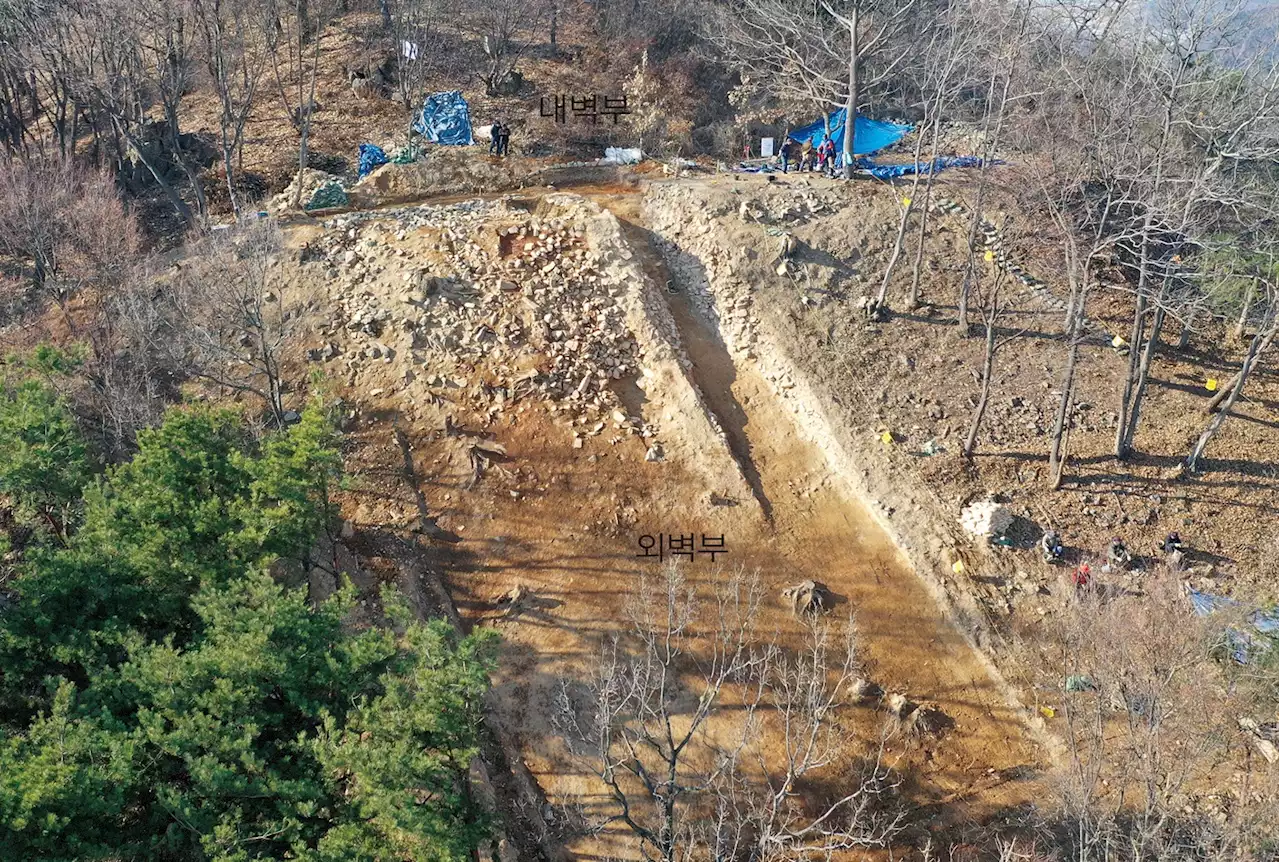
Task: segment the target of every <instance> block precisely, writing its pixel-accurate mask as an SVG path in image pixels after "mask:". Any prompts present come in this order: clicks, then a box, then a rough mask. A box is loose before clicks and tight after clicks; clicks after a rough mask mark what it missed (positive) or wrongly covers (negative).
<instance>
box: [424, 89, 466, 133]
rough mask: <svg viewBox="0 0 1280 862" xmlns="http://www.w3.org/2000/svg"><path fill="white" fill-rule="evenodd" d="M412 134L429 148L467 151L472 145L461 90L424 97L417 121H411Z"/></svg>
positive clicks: (464, 100)
mask: <svg viewBox="0 0 1280 862" xmlns="http://www.w3.org/2000/svg"><path fill="white" fill-rule="evenodd" d="M413 130H414V131H415V132H417V133H418V134H420V135H422V136H423V137H424V138H426V139H427V140H428V141H430V142H431V143H433V144H452V145H454V146H461V147H469V146H471V145H472V144H474V143H475V139H474V138H473V137H472V136H471V111H470V109H469V108H468V107H467V100H466V99H464V98H462V91H461V90H453V91H452V92H448V93H435V94H433V95H430V96H428V97H427V101H426V102H424V103H423V105H422V111H421V112H420V113H419V114H418V119H416V120H414V121H413Z"/></svg>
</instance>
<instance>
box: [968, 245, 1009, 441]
mask: <svg viewBox="0 0 1280 862" xmlns="http://www.w3.org/2000/svg"><path fill="white" fill-rule="evenodd" d="M1003 280H1004V270H1003V269H1000V268H999V267H997V268H996V273H995V276H994V278H993V279H992V285H991V291H990V296H988V298H987V301H986V314H985V315H984V316H983V322H984V323H985V324H986V331H987V338H986V349H985V350H984V351H983V354H982V390H981V392H980V393H979V394H978V404H977V406H976V407H975V408H974V409H973V421H972V422H970V423H969V436H968V437H966V438H965V441H964V457H966V458H972V457H973V453H974V450H975V449H976V448H977V445H978V431H979V429H981V428H982V419H983V417H984V416H985V415H986V412H987V402H988V400H989V399H990V397H991V377H992V375H993V373H994V371H995V360H996V353H998V352H999V351H1000V349H1001V348H1002V347H1004V346H1005V345H1007V344H1009V342H1011V341H1013V340H1014V339H1015V338H1017V337H1018V336H1019V335H1021V334H1022V332H1017V333H1015V334H1013V335H1010V336H1008V337H1007V338H1004V339H1001V340H997V339H996V329H997V326H996V324H997V323H998V321H999V320H1000V315H1001V313H1002V312H1003V311H1004V308H1003V307H1002V306H1001V303H1000V285H1001V282H1002V281H1003Z"/></svg>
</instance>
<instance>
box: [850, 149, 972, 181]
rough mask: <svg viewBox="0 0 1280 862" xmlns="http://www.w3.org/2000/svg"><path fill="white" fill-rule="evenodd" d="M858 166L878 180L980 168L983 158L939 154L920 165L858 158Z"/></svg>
mask: <svg viewBox="0 0 1280 862" xmlns="http://www.w3.org/2000/svg"><path fill="white" fill-rule="evenodd" d="M855 143H856V141H855ZM991 164H993V165H994V164H997V162H992V163H991ZM858 167H860V168H866V170H867V173H869V174H871V176H873V177H875V178H876V179H878V180H896V179H897V178H898V177H905V176H909V175H910V174H936V173H938V172H939V171H945V170H946V169H947V168H980V167H982V159H980V158H978V157H977V156H938V158H936V159H934V160H933V162H932V164H931V163H929V162H921V163H920V164H918V165H917V164H916V163H914V162H909V163H908V164H905V165H877V164H876V163H875V162H873V161H871V159H858Z"/></svg>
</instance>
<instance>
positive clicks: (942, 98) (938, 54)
mask: <svg viewBox="0 0 1280 862" xmlns="http://www.w3.org/2000/svg"><path fill="white" fill-rule="evenodd" d="M958 11H959V10H958V8H957V7H956V4H954V3H953V4H952V5H951V6H949V7H948V9H947V10H946V13H945V14H943V15H939V16H937V17H936V19H935V24H934V27H933V28H932V30H931V32H930V36H929V40H928V42H927V43H926V44H924V45H923V47H922V49H921V52H920V53H921V55H922V59H923V61H924V62H923V63H921V64H916V65H912V66H908V67H907V68H906V69H905V70H904V72H905V75H907V76H909V77H912V78H915V79H917V81H918V83H917V86H918V89H919V93H920V96H919V104H920V107H921V108H922V115H923V116H922V120H921V122H920V124H919V125H918V126H917V129H916V139H915V148H914V154H913V155H914V158H913V160H912V161H913V162H914V163H915V166H916V170H915V172H914V173H913V174H912V176H911V190H910V192H909V193H908V194H907V196H906V197H905V198H901V199H900V201H899V210H900V213H901V217H900V218H899V220H898V231H897V233H896V234H895V236H894V241H893V251H892V252H891V254H890V256H889V262H888V264H886V265H885V269H884V276H883V277H882V278H881V280H880V293H879V295H878V296H877V297H876V308H878V309H884V308H886V303H887V301H888V293H889V284H890V282H891V280H892V278H893V271H894V269H895V267H896V266H897V263H898V259H899V258H900V257H901V255H902V249H903V244H904V242H905V240H906V234H907V224H908V222H909V221H910V218H911V214H912V213H913V212H917V211H918V212H919V213H920V229H919V236H918V239H919V245H918V246H917V249H916V262H915V267H914V271H913V275H912V282H911V295H910V298H909V300H908V303H907V305H908V307H909V308H914V307H915V306H916V305H917V304H918V302H919V295H920V294H919V288H920V262H921V259H922V257H923V254H924V238H925V231H926V227H925V225H926V222H927V221H928V215H929V195H930V193H931V192H932V187H933V174H934V170H933V168H934V165H935V164H936V162H937V158H938V138H939V134H940V126H941V123H942V115H943V111H944V110H945V109H946V106H947V105H949V104H950V103H951V101H952V100H953V99H954V98H955V96H956V95H957V93H958V92H959V81H960V73H961V72H962V71H963V64H965V63H966V62H968V61H969V60H970V58H969V56H968V53H969V49H970V47H971V45H970V42H969V40H968V39H967V34H968V33H970V32H972V28H970V27H966V26H965V25H964V22H963V21H962V20H959V16H958V14H957V13H958ZM926 136H928V137H929V139H930V141H931V143H930V148H929V160H928V162H927V163H926V164H927V166H928V170H927V171H925V170H922V165H921V162H920V154H921V152H922V151H923V149H924V142H925V138H926ZM922 178H924V182H925V195H924V199H923V200H921V199H920V196H919V188H920V183H921V180H922Z"/></svg>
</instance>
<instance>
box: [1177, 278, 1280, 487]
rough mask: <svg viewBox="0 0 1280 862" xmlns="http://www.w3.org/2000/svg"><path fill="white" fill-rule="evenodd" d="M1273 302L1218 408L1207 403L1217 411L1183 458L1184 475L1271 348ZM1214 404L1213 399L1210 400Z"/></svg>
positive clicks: (1274, 310) (1197, 463)
mask: <svg viewBox="0 0 1280 862" xmlns="http://www.w3.org/2000/svg"><path fill="white" fill-rule="evenodd" d="M1275 327H1276V300H1275V298H1274V297H1272V298H1271V301H1270V303H1269V304H1268V307H1267V313H1266V314H1265V315H1264V316H1263V322H1262V326H1261V328H1259V329H1258V332H1257V333H1256V334H1255V335H1254V336H1253V340H1252V341H1250V342H1249V350H1248V352H1246V353H1245V357H1244V361H1243V363H1242V364H1241V366H1240V370H1239V371H1238V372H1236V376H1235V378H1234V379H1233V380H1232V382H1231V387H1230V390H1229V391H1230V394H1229V395H1227V397H1226V399H1225V400H1224V401H1222V402H1221V405H1220V406H1219V405H1217V404H1211V405H1210V409H1213V408H1214V407H1218V412H1217V413H1216V414H1214V417H1213V418H1212V419H1210V420H1209V424H1208V426H1207V427H1206V428H1205V429H1204V433H1202V434H1201V435H1200V439H1199V440H1197V441H1196V445H1195V446H1194V447H1193V448H1192V450H1191V454H1190V455H1188V456H1187V460H1186V461H1185V462H1184V463H1183V469H1184V470H1185V471H1186V472H1187V473H1194V472H1195V471H1196V468H1197V467H1198V466H1199V464H1200V459H1201V458H1202V457H1203V456H1204V450H1205V447H1207V446H1208V445H1209V441H1210V440H1212V439H1213V437H1214V435H1215V434H1217V433H1218V429H1220V428H1221V427H1222V423H1223V422H1225V421H1227V417H1228V416H1229V415H1231V408H1232V407H1234V406H1235V403H1236V401H1237V400H1239V398H1240V393H1241V392H1243V391H1244V385H1245V383H1246V382H1248V380H1249V373H1250V372H1251V371H1252V370H1253V367H1254V365H1255V364H1256V363H1257V361H1258V357H1259V356H1261V355H1262V353H1263V352H1264V351H1265V350H1266V349H1267V348H1268V347H1270V345H1271V342H1272V341H1273V340H1274V339H1275V335H1276V329H1275ZM1214 400H1215V401H1216V400H1217V399H1214Z"/></svg>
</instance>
